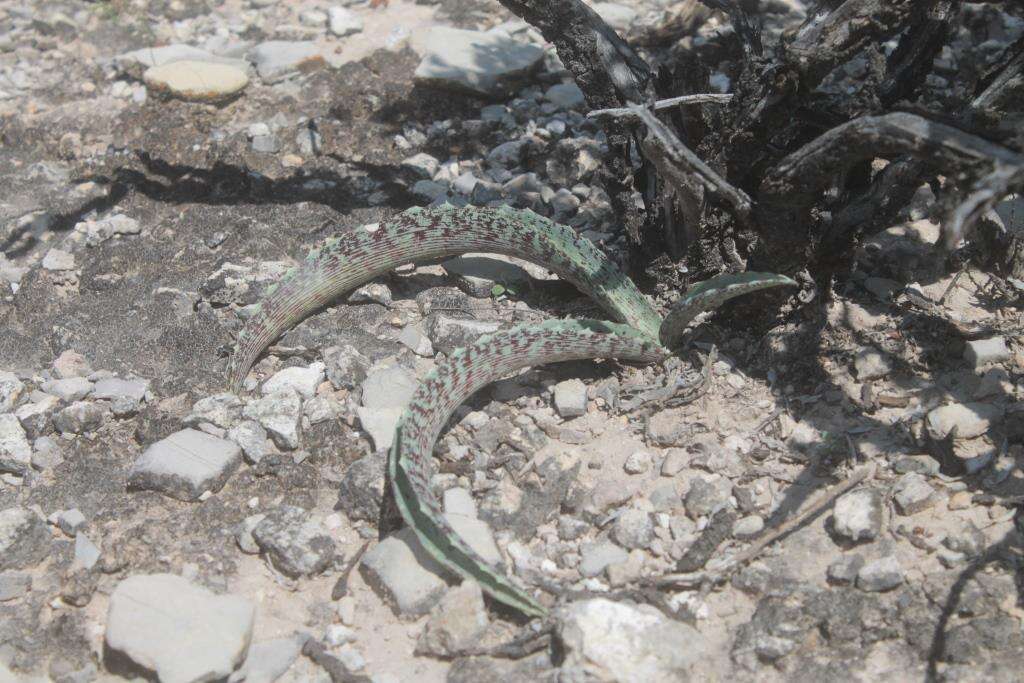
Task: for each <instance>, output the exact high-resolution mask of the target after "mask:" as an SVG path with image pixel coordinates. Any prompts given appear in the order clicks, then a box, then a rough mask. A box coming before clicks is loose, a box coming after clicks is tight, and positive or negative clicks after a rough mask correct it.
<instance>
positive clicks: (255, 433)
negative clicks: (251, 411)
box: [227, 420, 273, 464]
mask: <svg viewBox="0 0 1024 683" xmlns="http://www.w3.org/2000/svg"><path fill="white" fill-rule="evenodd" d="M227 438H229V439H231V440H232V441H234V442H236V443H238V444H239V445H240V446H242V453H244V454H245V456H246V460H248V461H249V462H251V463H254V464H255V463H258V462H259V461H261V460H263V458H264V456H266V455H267V454H269V453H272V452H273V449H272V447H271V446H270V444H269V443H268V441H267V438H266V430H265V429H263V427H261V426H260V424H259V423H258V422H256V421H254V420H245V421H244V422H241V423H239V424H238V425H236V426H233V427H231V429H230V431H228V432H227Z"/></svg>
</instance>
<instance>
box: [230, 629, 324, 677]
mask: <svg viewBox="0 0 1024 683" xmlns="http://www.w3.org/2000/svg"><path fill="white" fill-rule="evenodd" d="M306 640H307V637H306V636H304V635H294V636H291V637H288V638H274V639H273V640H264V641H261V642H259V643H253V644H252V647H250V648H249V654H248V655H246V658H245V662H243V664H242V666H240V667H239V668H238V669H237V670H236V671H235V672H233V673H232V674H231V676H229V677H228V683H243V681H244V683H274V681H276V680H277V679H278V678H280V677H282V676H283V675H284V674H285V673H286V672H287V671H288V669H289V668H290V667H291V665H292V663H293V662H294V661H295V660H296V659H298V657H299V655H300V654H301V653H302V646H303V645H305V643H306Z"/></svg>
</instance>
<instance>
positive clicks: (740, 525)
mask: <svg viewBox="0 0 1024 683" xmlns="http://www.w3.org/2000/svg"><path fill="white" fill-rule="evenodd" d="M762 531H764V517H762V516H761V515H748V516H746V517H741V518H740V519H737V520H736V523H735V524H733V525H732V535H733V538H739V539H744V538H753V537H754V536H757V535H758V534H760V533H761V532H762Z"/></svg>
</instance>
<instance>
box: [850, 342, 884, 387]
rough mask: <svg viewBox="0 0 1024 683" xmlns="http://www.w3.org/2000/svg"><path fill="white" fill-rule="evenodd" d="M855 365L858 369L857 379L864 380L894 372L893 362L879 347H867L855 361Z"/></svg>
mask: <svg viewBox="0 0 1024 683" xmlns="http://www.w3.org/2000/svg"><path fill="white" fill-rule="evenodd" d="M853 367H854V369H855V370H856V371H857V379H859V380H861V381H862V382H863V381H864V380H869V379H879V378H881V377H885V376H886V375H888V374H889V373H890V372H892V362H891V361H890V360H889V357H888V356H887V355H886V354H884V353H882V352H880V351H879V350H878V349H872V348H865V349H861V351H860V353H858V354H857V357H856V358H855V359H854V361H853Z"/></svg>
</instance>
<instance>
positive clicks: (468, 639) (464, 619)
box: [416, 580, 490, 657]
mask: <svg viewBox="0 0 1024 683" xmlns="http://www.w3.org/2000/svg"><path fill="white" fill-rule="evenodd" d="M489 623H490V620H489V619H488V617H487V608H486V607H484V597H483V591H481V590H480V584H478V583H477V582H476V581H470V580H466V581H463V582H462V584H461V585H458V586H456V587H455V588H452V589H450V590H449V591H448V592H447V593H445V595H444V597H443V598H441V601H440V602H439V603H438V604H437V605H435V606H434V608H433V609H432V610H430V618H429V619H428V620H427V624H426V626H424V628H423V635H421V636H420V639H419V642H418V643H417V644H416V652H417V653H420V654H431V655H434V656H440V657H446V656H447V657H450V656H452V655H454V654H456V653H458V652H459V651H460V650H464V649H466V648H468V647H470V646H473V645H476V644H477V643H478V641H479V639H480V637H481V636H482V635H483V633H484V631H485V630H486V629H487V626H488V625H489Z"/></svg>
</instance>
